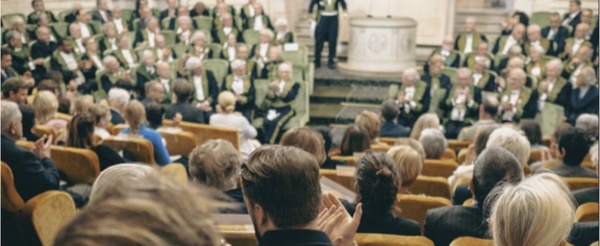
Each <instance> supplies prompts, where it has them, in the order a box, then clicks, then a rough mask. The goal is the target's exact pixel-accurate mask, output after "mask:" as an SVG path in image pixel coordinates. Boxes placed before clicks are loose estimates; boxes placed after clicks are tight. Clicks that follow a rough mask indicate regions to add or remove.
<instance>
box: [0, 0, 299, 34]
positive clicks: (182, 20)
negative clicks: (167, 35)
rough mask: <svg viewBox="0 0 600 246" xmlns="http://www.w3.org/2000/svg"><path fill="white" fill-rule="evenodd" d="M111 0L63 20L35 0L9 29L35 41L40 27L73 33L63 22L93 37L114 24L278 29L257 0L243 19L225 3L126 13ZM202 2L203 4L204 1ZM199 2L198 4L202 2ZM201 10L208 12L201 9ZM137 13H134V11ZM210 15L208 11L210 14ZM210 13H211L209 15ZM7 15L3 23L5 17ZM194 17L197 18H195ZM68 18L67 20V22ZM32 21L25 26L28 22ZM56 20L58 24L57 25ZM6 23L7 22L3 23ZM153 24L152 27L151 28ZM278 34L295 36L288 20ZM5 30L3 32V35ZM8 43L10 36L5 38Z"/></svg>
mask: <svg viewBox="0 0 600 246" xmlns="http://www.w3.org/2000/svg"><path fill="white" fill-rule="evenodd" d="M107 2H108V1H107V0H102V1H98V2H97V4H98V6H97V9H96V10H93V11H92V13H91V18H90V13H88V10H85V9H83V8H81V5H80V4H78V3H76V4H75V6H74V7H73V10H72V12H71V13H70V14H68V15H66V16H64V17H63V18H64V19H62V20H60V19H59V20H57V18H56V17H55V16H54V14H52V13H51V12H49V11H47V10H45V5H44V2H43V0H36V1H33V2H32V4H33V5H34V6H33V7H34V10H35V11H34V13H32V14H30V15H29V17H28V18H27V20H23V17H22V16H21V15H11V16H10V17H7V18H10V19H9V20H7V21H9V23H7V24H9V25H8V26H9V27H10V28H9V30H15V31H18V32H20V33H21V34H22V36H23V40H27V41H28V40H35V37H36V33H35V31H36V29H37V28H38V27H40V26H45V27H50V29H51V31H52V33H53V34H55V35H56V37H58V36H60V37H61V38H65V37H66V36H69V35H70V33H71V30H70V29H66V28H65V25H60V24H61V23H69V24H75V25H77V26H79V27H80V29H81V31H82V35H83V37H90V36H93V35H95V34H101V33H102V32H103V31H102V30H104V29H105V27H103V25H104V24H112V25H114V26H115V28H116V29H117V31H118V33H123V32H129V31H131V32H137V33H138V34H139V35H142V34H144V37H146V36H147V35H148V31H150V30H152V31H151V32H150V34H152V32H154V31H155V32H156V33H158V30H157V29H156V28H161V27H162V29H164V30H171V31H176V33H177V36H178V37H181V36H185V37H186V38H185V39H182V40H186V39H189V36H190V35H191V33H190V30H197V29H202V30H204V31H207V32H212V31H214V33H215V34H218V35H215V36H216V37H217V36H218V37H221V38H223V37H225V36H227V35H229V34H230V33H235V34H236V35H237V34H238V33H239V34H240V35H241V33H242V32H243V31H245V30H255V31H260V30H264V29H270V30H273V31H274V30H275V28H274V25H273V24H272V23H271V20H270V18H269V16H267V15H266V14H264V13H263V8H262V5H260V4H259V3H256V2H255V1H250V2H249V3H248V4H247V5H245V6H244V7H243V9H245V10H246V11H242V13H246V12H250V13H247V14H243V15H242V18H241V19H236V18H235V13H234V12H235V10H233V8H232V7H231V6H228V5H226V4H225V3H224V2H220V1H218V2H219V3H217V6H216V7H215V10H214V13H215V14H214V15H213V16H211V17H204V14H201V15H198V14H197V13H196V12H197V11H196V9H197V8H200V6H196V7H195V8H194V9H193V10H191V11H190V10H189V9H188V8H187V7H185V6H177V3H176V2H174V1H172V0H170V1H167V5H168V7H167V9H165V10H163V11H161V12H159V11H154V10H152V9H151V8H150V7H149V6H148V5H147V3H146V2H145V1H143V0H142V1H138V2H137V3H136V10H135V11H133V10H127V11H125V12H127V13H128V14H127V15H126V16H124V14H123V12H124V11H123V10H122V9H121V8H120V7H118V6H117V7H115V8H114V9H113V10H112V11H111V10H110V9H109V8H108V6H107ZM198 4H200V5H203V4H202V3H201V2H199V3H198ZM198 4H197V5H198ZM199 11H200V12H201V13H202V12H204V13H206V12H207V11H203V10H199ZM132 12H133V13H132ZM206 14H207V13H206ZM207 15H208V14H207ZM197 16H203V17H201V18H203V19H197V18H195V17H197ZM7 18H3V22H4V21H5V19H7ZM192 18H194V19H192ZM63 21H64V22H63ZM26 23H27V24H28V25H27V26H25V24H26ZM53 23H58V25H55V24H53ZM4 24H5V23H3V26H6V25H4ZM149 26H152V27H150V28H148V27H149ZM276 26H277V32H278V35H279V34H282V35H284V36H286V39H288V38H289V39H291V38H293V37H292V35H291V33H290V35H289V36H287V35H286V34H287V32H288V29H287V21H286V20H285V19H278V20H277V21H276ZM4 36H5V32H3V37H4ZM3 40H4V41H5V42H6V39H3Z"/></svg>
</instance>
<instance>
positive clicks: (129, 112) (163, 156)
mask: <svg viewBox="0 0 600 246" xmlns="http://www.w3.org/2000/svg"><path fill="white" fill-rule="evenodd" d="M123 118H125V121H126V122H127V124H128V125H129V128H127V129H124V130H123V131H121V134H132V135H141V136H142V137H143V138H144V139H146V140H148V141H150V143H152V147H154V160H155V161H156V163H157V164H158V165H160V166H164V165H167V164H169V163H170V162H171V159H170V157H169V153H168V152H167V147H165V144H164V143H163V141H162V137H161V136H160V134H158V133H157V132H156V131H155V130H152V129H149V128H148V127H146V110H145V109H144V105H142V103H140V102H139V101H138V100H132V101H130V102H129V103H127V105H125V108H124V109H123ZM125 154H127V152H125ZM125 158H127V159H129V160H131V159H132V158H131V157H127V156H125Z"/></svg>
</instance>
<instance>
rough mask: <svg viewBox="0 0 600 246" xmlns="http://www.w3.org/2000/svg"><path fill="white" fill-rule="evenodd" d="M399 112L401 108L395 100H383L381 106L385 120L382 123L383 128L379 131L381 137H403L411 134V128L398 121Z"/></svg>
mask: <svg viewBox="0 0 600 246" xmlns="http://www.w3.org/2000/svg"><path fill="white" fill-rule="evenodd" d="M399 114H400V110H399V109H398V105H397V104H396V103H395V102H394V101H392V100H387V101H385V102H383V105H382V106H381V117H383V120H384V121H383V122H382V123H381V130H380V131H379V136H380V137H387V138H401V137H408V136H409V135H410V128H408V127H404V126H401V125H398V123H396V122H397V121H398V115H399Z"/></svg>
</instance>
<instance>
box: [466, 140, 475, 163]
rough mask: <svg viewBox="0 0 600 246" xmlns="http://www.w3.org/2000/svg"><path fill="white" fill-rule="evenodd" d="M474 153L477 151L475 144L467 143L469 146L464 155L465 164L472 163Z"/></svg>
mask: <svg viewBox="0 0 600 246" xmlns="http://www.w3.org/2000/svg"><path fill="white" fill-rule="evenodd" d="M476 155H477V152H476V151H475V144H469V147H468V148H467V155H465V164H473V162H474V161H475V156H476Z"/></svg>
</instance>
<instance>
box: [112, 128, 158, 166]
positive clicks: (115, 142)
mask: <svg viewBox="0 0 600 246" xmlns="http://www.w3.org/2000/svg"><path fill="white" fill-rule="evenodd" d="M103 143H104V144H106V145H108V146H110V147H112V148H113V149H115V150H116V151H121V150H127V151H129V152H130V153H131V155H132V156H133V160H132V161H135V162H141V163H147V164H150V165H156V161H155V160H154V147H153V146H152V143H150V141H148V140H146V139H144V138H142V137H138V136H127V135H124V136H114V137H108V138H106V139H104V141H103Z"/></svg>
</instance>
